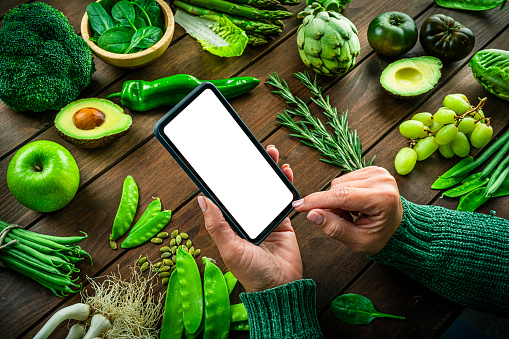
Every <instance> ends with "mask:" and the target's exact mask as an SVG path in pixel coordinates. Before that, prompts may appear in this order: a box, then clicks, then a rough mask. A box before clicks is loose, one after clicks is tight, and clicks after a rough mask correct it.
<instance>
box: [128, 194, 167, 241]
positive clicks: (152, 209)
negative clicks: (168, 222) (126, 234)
mask: <svg viewBox="0 0 509 339" xmlns="http://www.w3.org/2000/svg"><path fill="white" fill-rule="evenodd" d="M159 212H161V199H159V198H156V200H154V201H152V202H151V203H150V204H149V205H148V206H147V208H146V209H145V211H144V212H143V214H142V215H141V217H140V219H138V221H137V222H136V224H134V226H133V228H132V229H131V232H130V233H132V232H136V230H138V229H139V228H141V227H142V226H143V225H145V224H146V223H147V222H148V221H149V220H150V219H152V218H153V217H155V216H156V215H157V213H159Z"/></svg>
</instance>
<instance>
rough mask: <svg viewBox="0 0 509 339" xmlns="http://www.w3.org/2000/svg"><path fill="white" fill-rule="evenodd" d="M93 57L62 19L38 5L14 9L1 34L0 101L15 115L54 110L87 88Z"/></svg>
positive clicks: (92, 70) (7, 16)
mask: <svg viewBox="0 0 509 339" xmlns="http://www.w3.org/2000/svg"><path fill="white" fill-rule="evenodd" d="M94 71H95V67H94V62H93V57H92V52H91V51H90V49H89V48H88V46H87V44H86V42H85V41H84V40H83V38H81V37H80V36H78V35H76V34H75V33H74V30H73V28H72V27H71V25H70V24H69V21H68V20H67V18H66V17H65V16H64V15H63V14H62V13H61V12H59V11H58V10H56V9H54V8H53V7H51V6H50V5H47V4H45V3H40V2H34V3H29V4H24V5H21V6H19V7H15V8H13V9H12V10H11V11H9V13H7V14H6V15H5V17H4V20H3V28H2V29H1V30H0V99H1V100H2V101H3V102H4V103H5V104H6V105H8V106H10V107H12V108H13V109H14V110H16V111H19V112H24V111H35V112H40V111H46V110H59V109H60V108H62V107H64V106H65V105H67V104H68V103H70V102H71V101H73V100H75V99H76V98H77V97H78V95H79V94H80V92H81V91H82V90H83V89H84V88H85V87H86V86H88V84H89V83H90V80H91V78H92V74H93V73H94Z"/></svg>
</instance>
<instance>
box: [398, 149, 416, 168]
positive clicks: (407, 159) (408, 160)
mask: <svg viewBox="0 0 509 339" xmlns="http://www.w3.org/2000/svg"><path fill="white" fill-rule="evenodd" d="M416 162H417V153H416V152H415V151H414V150H413V149H412V148H410V147H405V148H402V149H400V150H399V152H398V154H397V155H396V158H395V159H394V167H395V168H396V172H398V173H399V174H401V175H406V174H408V173H410V172H411V171H412V170H413V169H414V166H415V163H416Z"/></svg>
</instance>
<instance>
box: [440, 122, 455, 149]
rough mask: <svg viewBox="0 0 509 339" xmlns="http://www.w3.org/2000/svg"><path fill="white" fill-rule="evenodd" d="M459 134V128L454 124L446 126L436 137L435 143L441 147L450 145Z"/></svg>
mask: <svg viewBox="0 0 509 339" xmlns="http://www.w3.org/2000/svg"><path fill="white" fill-rule="evenodd" d="M457 133H458V127H456V126H455V125H454V124H449V125H445V126H444V127H442V128H441V129H440V131H438V132H437V135H436V136H435V142H436V143H437V144H439V145H445V144H448V143H450V142H451V141H452V139H454V137H455V136H456V134H457Z"/></svg>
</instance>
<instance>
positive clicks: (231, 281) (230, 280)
mask: <svg viewBox="0 0 509 339" xmlns="http://www.w3.org/2000/svg"><path fill="white" fill-rule="evenodd" d="M224 280H225V281H226V286H228V294H232V291H233V289H234V288H235V285H237V281H238V280H237V278H235V276H234V275H233V273H232V272H231V271H228V272H226V273H225V274H224Z"/></svg>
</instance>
